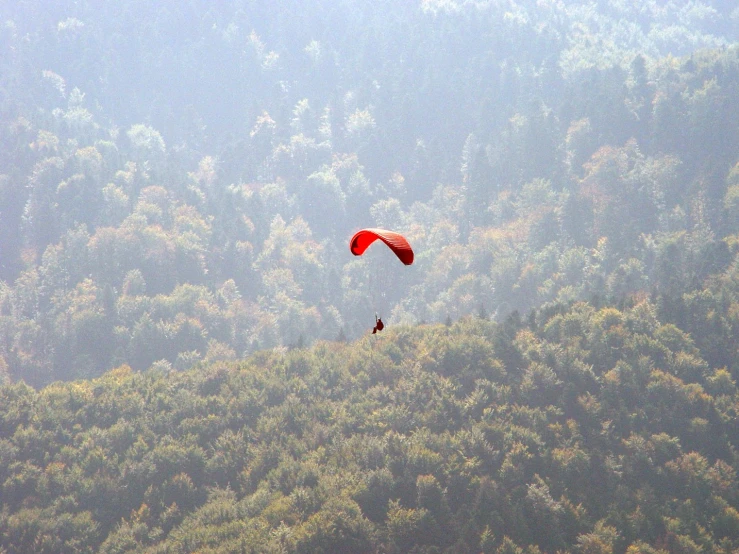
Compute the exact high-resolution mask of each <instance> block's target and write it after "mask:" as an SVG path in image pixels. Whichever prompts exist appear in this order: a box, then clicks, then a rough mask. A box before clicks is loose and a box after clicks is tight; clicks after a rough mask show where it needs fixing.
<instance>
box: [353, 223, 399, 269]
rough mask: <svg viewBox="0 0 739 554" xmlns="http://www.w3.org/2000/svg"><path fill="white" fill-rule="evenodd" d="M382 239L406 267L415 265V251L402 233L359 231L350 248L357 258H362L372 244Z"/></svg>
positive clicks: (383, 230) (381, 230)
mask: <svg viewBox="0 0 739 554" xmlns="http://www.w3.org/2000/svg"><path fill="white" fill-rule="evenodd" d="M377 239H380V240H381V241H382V242H384V243H385V244H387V245H388V247H389V248H390V250H392V251H393V252H394V253H395V255H396V256H397V257H398V259H400V261H401V262H403V263H404V264H405V265H411V264H412V263H413V249H412V248H411V245H410V244H408V241H407V240H406V239H405V237H404V236H403V235H401V234H400V233H395V232H394V231H386V230H385V229H362V230H361V231H358V232H357V233H356V234H355V235H354V236H353V237H352V240H351V241H350V242H349V248H350V250H351V251H352V254H354V255H355V256H361V255H362V254H364V251H365V250H367V248H368V247H369V245H370V244H372V243H373V242H375V241H376V240H377Z"/></svg>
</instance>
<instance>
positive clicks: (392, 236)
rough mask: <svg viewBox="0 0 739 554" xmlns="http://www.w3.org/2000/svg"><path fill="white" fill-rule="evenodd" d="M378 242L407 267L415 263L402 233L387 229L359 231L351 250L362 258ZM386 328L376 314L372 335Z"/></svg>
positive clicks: (350, 243) (409, 246) (350, 242)
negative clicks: (382, 243) (385, 246)
mask: <svg viewBox="0 0 739 554" xmlns="http://www.w3.org/2000/svg"><path fill="white" fill-rule="evenodd" d="M376 240H380V241H382V242H384V243H385V244H386V245H387V247H388V248H390V250H392V251H393V253H394V254H395V255H396V256H397V257H398V259H399V260H400V261H401V262H403V263H404V264H405V265H411V264H412V263H413V249H412V248H411V245H410V244H409V243H408V240H407V239H406V238H405V237H404V236H403V235H401V234H400V233H396V232H394V231H387V230H386V229H362V230H361V231H357V233H355V234H354V236H353V237H352V239H351V240H350V241H349V250H351V252H352V254H354V255H355V256H361V255H362V254H364V252H365V250H367V248H369V247H370V245H371V244H372V243H373V242H375V241H376ZM384 328H385V324H384V323H383V322H382V318H380V317H377V314H375V326H374V327H373V329H372V334H373V335H374V334H376V333H377V332H378V331H382V330H383V329H384Z"/></svg>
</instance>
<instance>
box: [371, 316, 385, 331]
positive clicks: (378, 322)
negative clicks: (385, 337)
mask: <svg viewBox="0 0 739 554" xmlns="http://www.w3.org/2000/svg"><path fill="white" fill-rule="evenodd" d="M384 328H385V324H384V323H383V322H382V318H381V317H377V314H375V326H374V327H373V328H372V334H373V335H374V334H376V333H377V331H382V330H383V329H384Z"/></svg>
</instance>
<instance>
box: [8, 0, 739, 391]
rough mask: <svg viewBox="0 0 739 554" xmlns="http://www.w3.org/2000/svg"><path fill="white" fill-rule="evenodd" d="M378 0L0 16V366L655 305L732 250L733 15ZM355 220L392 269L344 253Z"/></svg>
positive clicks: (57, 374)
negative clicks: (398, 247)
mask: <svg viewBox="0 0 739 554" xmlns="http://www.w3.org/2000/svg"><path fill="white" fill-rule="evenodd" d="M397 4H398V3H395V2H365V1H359V0H345V1H333V0H332V1H330V2H322V1H319V0H311V1H307V2H302V1H301V2H276V3H267V2H232V3H228V4H215V5H214V4H212V3H210V2H197V1H196V2H180V1H166V2H156V3H149V2H136V1H134V0H127V1H122V2H116V3H114V4H110V3H100V2H92V1H77V2H71V1H60V2H54V3H53V5H48V3H45V2H40V1H24V2H5V3H2V5H1V6H0V23H1V24H2V25H1V26H0V45H1V46H2V49H3V50H2V51H3V55H2V56H0V123H1V124H0V141H1V142H2V145H3V148H2V149H0V280H1V281H0V373H1V374H2V375H6V376H7V377H8V378H10V379H11V380H18V379H24V380H25V381H26V382H28V383H31V384H33V385H35V386H39V385H43V384H45V383H49V382H51V381H53V380H57V379H72V378H80V377H92V376H96V375H100V374H101V373H102V372H104V371H106V370H109V369H111V368H114V367H117V366H119V365H121V364H128V365H130V366H131V367H132V368H134V369H145V368H147V367H149V366H150V365H151V364H152V363H155V362H159V363H160V364H162V365H164V366H166V367H170V366H171V367H174V368H176V369H184V368H187V367H191V366H192V364H193V363H195V362H197V361H200V360H203V361H206V362H210V361H216V360H228V359H238V358H240V357H242V356H245V355H248V354H249V353H251V352H255V351H257V350H259V349H265V348H272V347H275V346H279V345H283V346H288V347H290V346H295V345H298V344H305V345H307V344H311V343H313V342H314V341H315V340H316V339H329V340H333V339H336V338H337V337H348V338H350V339H354V338H357V337H359V336H361V335H362V333H364V332H366V330H367V329H371V327H372V323H373V316H374V312H375V311H377V312H379V313H380V315H382V316H383V317H384V319H385V321H386V322H387V323H389V324H390V325H394V324H400V323H403V324H414V323H421V322H426V323H433V322H443V321H445V320H446V319H447V318H448V317H449V318H451V319H452V320H456V319H458V318H459V317H461V316H463V315H465V314H476V313H479V312H483V313H487V314H490V315H491V316H494V317H496V318H497V319H498V320H500V318H501V317H503V316H505V315H506V314H509V313H511V312H513V311H514V310H518V311H519V312H520V313H522V314H525V313H527V312H528V311H529V310H530V309H532V308H538V307H542V306H546V305H548V304H551V303H555V302H568V301H573V300H588V299H591V298H592V297H593V296H599V297H601V298H606V299H609V300H610V301H615V302H618V301H620V300H621V299H623V298H628V297H629V296H630V295H632V294H634V293H638V292H646V293H649V294H652V293H655V294H667V295H670V296H674V297H679V296H680V295H681V294H683V293H686V292H687V293H689V292H691V291H693V290H697V289H700V288H701V287H702V286H703V282H704V279H705V278H706V277H708V276H709V275H711V274H713V273H716V272H719V271H722V270H723V269H724V268H725V267H727V265H728V264H729V263H730V262H731V260H732V259H733V257H734V255H735V252H736V234H737V231H739V166H737V165H736V164H737V162H738V161H739V154H738V152H739V102H737V98H739V91H738V87H739V59H738V56H739V50H737V46H736V40H737V36H739V31H738V28H739V12H737V10H736V9H734V8H730V7H728V6H729V5H730V4H731V3H722V2H700V1H691V2H667V3H658V2H642V3H638V4H636V3H633V2H617V1H611V2H598V3H595V2H548V1H544V2H542V1H537V2H533V1H530V2H529V1H518V2H516V1H512V0H511V1H506V2H498V1H483V2H462V1H456V2H455V1H443V2H442V1H438V0H435V1H431V0H426V1H422V2H403V3H400V5H397ZM732 10H733V11H732ZM370 226H382V227H386V228H391V229H394V230H396V231H400V232H402V233H404V234H405V235H406V236H407V237H408V238H409V240H410V241H411V243H412V245H413V247H414V249H415V250H416V263H415V264H414V266H412V267H410V268H398V267H395V266H394V265H392V264H389V263H388V262H385V261H383V260H377V259H373V258H372V257H370V258H369V259H365V258H357V259H355V258H354V257H353V256H351V255H350V254H349V252H348V249H347V242H348V239H349V237H351V235H352V233H353V232H354V231H356V230H357V229H359V228H362V227H370ZM378 268H379V269H378ZM373 276H374V278H373ZM378 276H379V277H378ZM390 284H391V285H392V286H389V285H390Z"/></svg>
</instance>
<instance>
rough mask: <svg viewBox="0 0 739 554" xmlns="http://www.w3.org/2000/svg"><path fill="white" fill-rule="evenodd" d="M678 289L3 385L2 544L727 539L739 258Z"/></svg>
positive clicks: (512, 545) (72, 548) (56, 548)
mask: <svg viewBox="0 0 739 554" xmlns="http://www.w3.org/2000/svg"><path fill="white" fill-rule="evenodd" d="M685 302H686V304H685V305H684V310H683V311H682V312H680V310H676V309H675V307H674V306H667V305H664V304H659V303H654V302H652V301H650V300H649V299H647V298H642V299H640V300H635V301H633V302H631V303H629V304H628V305H625V306H621V307H620V308H616V307H610V306H603V307H598V306H594V305H592V304H589V303H575V304H573V305H572V306H570V307H565V306H559V307H556V308H552V309H550V310H548V311H547V312H546V313H539V314H537V315H535V316H532V317H531V318H529V319H528V320H527V321H521V320H520V319H519V318H516V317H511V318H508V319H507V320H506V321H505V322H503V323H502V324H497V323H493V322H490V321H487V320H484V319H479V318H474V317H473V318H465V319H462V320H460V321H459V322H457V323H454V324H451V325H450V326H445V325H443V324H435V325H421V326H415V327H408V326H395V327H394V328H392V329H388V330H386V332H384V333H383V335H382V336H381V337H380V336H372V335H368V336H366V337H365V338H363V339H361V340H359V341H357V342H354V343H351V344H344V343H340V342H330V341H326V342H319V343H318V344H316V345H315V346H313V347H312V348H310V349H294V350H291V351H283V352H280V351H273V352H270V353H265V352H263V353H260V354H258V355H256V356H254V357H252V358H250V359H249V360H247V361H244V362H240V363H233V362H216V363H213V364H211V365H209V366H207V367H206V366H203V367H198V368H196V369H192V370H189V371H185V372H176V371H174V370H170V371H167V370H163V369H161V368H158V369H157V368H155V369H151V370H148V371H146V372H135V371H132V370H131V369H130V368H128V367H121V368H118V369H116V370H114V371H112V372H109V373H106V374H105V375H104V376H102V377H100V378H97V379H93V380H89V381H77V382H73V383H61V382H60V383H55V384H52V385H50V386H47V387H45V388H44V389H42V390H41V391H35V390H34V389H32V388H30V387H29V386H27V385H25V384H23V383H18V384H14V385H8V386H5V387H2V388H0V436H2V437H4V438H2V439H0V483H2V490H1V494H2V496H1V497H2V506H3V508H2V511H1V512H0V548H3V549H4V550H3V552H7V553H8V554H16V553H27V552H38V553H49V554H52V553H53V554H60V553H67V552H70V553H71V552H102V553H111V554H112V553H116V554H121V553H124V552H131V553H133V552H148V553H162V554H163V553H170V554H175V553H187V552H201V553H217V552H220V553H224V554H225V553H226V552H253V553H264V552H275V553H277V552H282V553H290V552H292V553H308V552H310V553H331V552H335V553H349V552H351V553H362V552H366V553H374V552H387V553H398V554H400V553H407V552H416V553H422V552H426V553H432V552H437V553H440V552H448V553H463V552H469V553H480V552H482V553H500V554H504V553H505V554H516V553H523V552H526V553H528V554H536V553H538V552H555V551H561V552H581V553H610V552H617V553H622V552H625V551H626V552H628V553H629V554H637V553H645V554H647V553H649V554H654V553H660V554H666V553H667V552H671V553H673V552H681V553H714V552H715V553H729V552H736V550H737V549H739V483H738V482H737V467H739V458H738V457H737V446H739V444H738V443H737V441H738V440H739V427H737V421H738V419H737V410H739V395H738V394H737V387H736V374H737V369H739V368H738V367H737V365H736V359H737V357H736V345H737V344H738V343H739V341H737V338H739V333H738V331H739V309H738V308H739V266H738V265H737V264H734V265H733V266H732V268H731V269H730V270H729V271H727V272H726V273H725V274H723V275H721V276H720V278H718V279H717V280H716V281H715V282H714V283H712V285H711V287H709V289H706V290H705V291H701V292H699V293H696V294H695V295H688V296H686V299H685ZM678 312H680V313H681V314H682V315H675V317H676V318H677V319H679V318H680V317H684V318H686V319H685V322H688V325H690V326H691V327H692V328H694V333H693V334H692V335H691V334H688V333H686V332H684V331H682V330H680V328H678V327H677V326H676V325H675V321H677V319H673V317H672V315H671V314H677V313H678ZM726 355H728V356H729V357H731V358H732V359H733V365H732V366H731V367H721V366H717V365H715V364H716V361H717V359H716V358H717V357H718V358H720V357H721V356H726Z"/></svg>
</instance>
